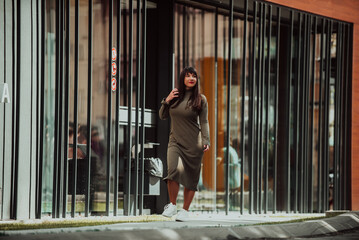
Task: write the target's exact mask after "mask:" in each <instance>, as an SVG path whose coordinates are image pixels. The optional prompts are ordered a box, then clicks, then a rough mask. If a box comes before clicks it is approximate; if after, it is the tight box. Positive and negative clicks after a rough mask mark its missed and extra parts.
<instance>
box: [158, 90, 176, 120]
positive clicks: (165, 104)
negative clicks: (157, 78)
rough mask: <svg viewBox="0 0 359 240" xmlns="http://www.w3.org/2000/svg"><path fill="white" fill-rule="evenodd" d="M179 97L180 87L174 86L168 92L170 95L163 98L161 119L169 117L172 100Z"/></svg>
mask: <svg viewBox="0 0 359 240" xmlns="http://www.w3.org/2000/svg"><path fill="white" fill-rule="evenodd" d="M177 97H178V89H177V88H174V89H172V91H171V92H170V94H168V96H167V97H166V98H164V99H163V100H162V102H161V104H162V106H161V108H160V119H161V120H165V119H167V118H168V116H169V110H170V102H171V101H172V100H173V99H174V98H177Z"/></svg>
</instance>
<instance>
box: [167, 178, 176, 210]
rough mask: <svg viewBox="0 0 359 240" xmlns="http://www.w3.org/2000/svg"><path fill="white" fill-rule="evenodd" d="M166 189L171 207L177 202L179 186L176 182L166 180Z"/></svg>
mask: <svg viewBox="0 0 359 240" xmlns="http://www.w3.org/2000/svg"><path fill="white" fill-rule="evenodd" d="M167 189H168V195H169V197H170V202H171V203H172V204H173V205H176V202H177V195H178V191H179V184H178V182H175V181H173V180H169V179H168V180H167Z"/></svg>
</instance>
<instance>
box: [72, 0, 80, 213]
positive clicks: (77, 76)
mask: <svg viewBox="0 0 359 240" xmlns="http://www.w3.org/2000/svg"><path fill="white" fill-rule="evenodd" d="M78 85H79V0H76V1H75V78H74V86H75V87H74V134H73V138H74V140H73V166H72V169H73V173H72V184H73V185H72V198H71V217H75V209H76V188H77V132H78V113H77V112H78V111H77V108H78Z"/></svg>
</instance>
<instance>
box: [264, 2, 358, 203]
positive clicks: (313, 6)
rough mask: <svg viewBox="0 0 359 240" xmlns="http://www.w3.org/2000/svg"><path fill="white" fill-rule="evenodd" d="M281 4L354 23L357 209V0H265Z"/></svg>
mask: <svg viewBox="0 0 359 240" xmlns="http://www.w3.org/2000/svg"><path fill="white" fill-rule="evenodd" d="M267 1H268V2H272V3H277V4H280V5H283V6H287V7H291V8H295V9H299V10H302V11H306V12H311V13H315V14H319V15H322V16H326V17H330V18H334V19H338V20H341V21H347V22H351V23H354V36H353V37H354V38H353V70H352V74H353V83H352V132H351V134H352V135H351V137H352V145H351V153H352V159H351V162H352V164H351V170H352V176H351V191H352V193H351V201H352V206H351V209H352V210H359V144H358V143H359V108H356V107H355V106H358V104H359V67H358V66H359V4H358V1H357V0H300V1H299V0H298V1H293V0H267Z"/></svg>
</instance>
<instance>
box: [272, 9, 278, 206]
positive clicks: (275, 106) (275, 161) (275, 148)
mask: <svg viewBox="0 0 359 240" xmlns="http://www.w3.org/2000/svg"><path fill="white" fill-rule="evenodd" d="M279 46H280V8H279V7H277V38H276V56H275V60H276V71H275V89H274V97H275V100H274V111H275V115H274V159H273V161H274V164H273V165H274V166H273V175H274V180H273V213H276V211H277V166H278V149H277V148H278V92H279V90H278V87H279V86H278V85H279Z"/></svg>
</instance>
